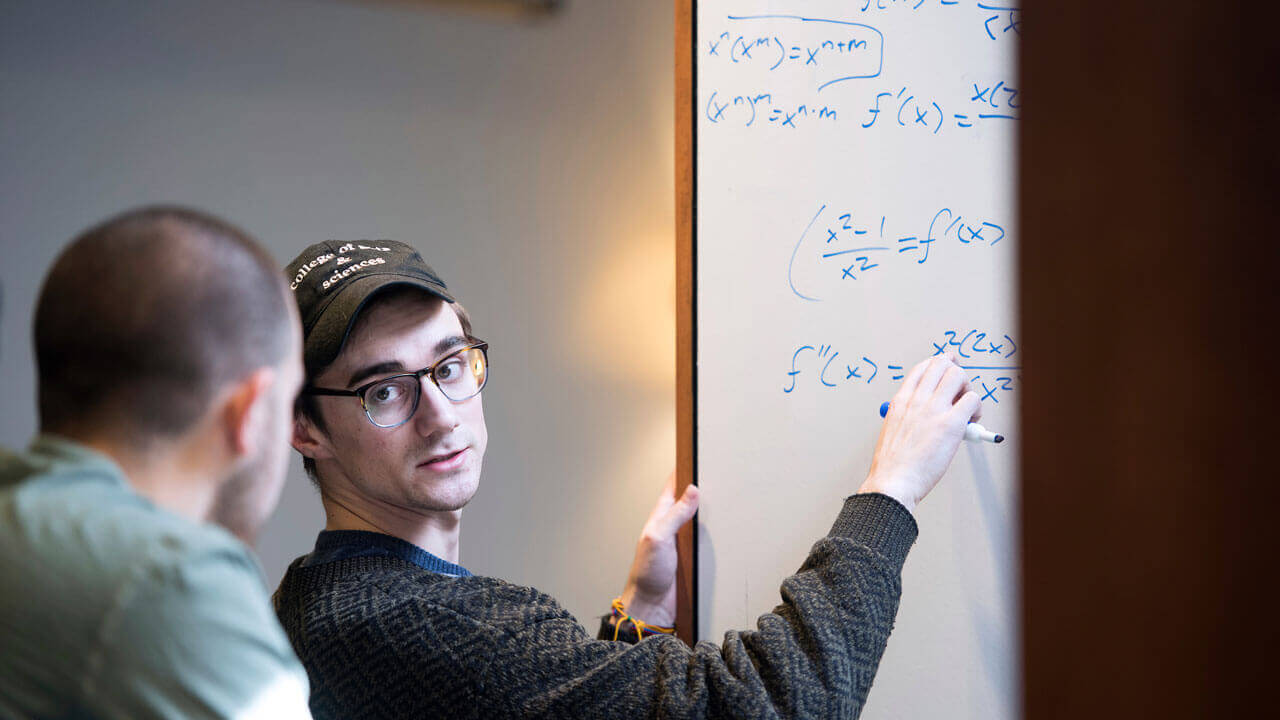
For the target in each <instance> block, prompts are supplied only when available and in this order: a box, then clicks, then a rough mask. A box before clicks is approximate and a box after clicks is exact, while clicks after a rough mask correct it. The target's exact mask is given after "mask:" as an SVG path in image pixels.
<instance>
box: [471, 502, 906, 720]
mask: <svg viewBox="0 0 1280 720" xmlns="http://www.w3.org/2000/svg"><path fill="white" fill-rule="evenodd" d="M916 532H917V529H916V525H915V521H914V519H913V518H912V517H911V514H910V513H909V512H908V511H907V510H906V508H904V507H902V506H901V505H900V504H898V503H897V502H896V501H894V500H893V499H891V498H889V497H887V496H884V495H854V496H852V497H850V498H848V499H847V500H846V501H845V505H844V508H843V509H842V511H841V513H840V515H839V517H838V518H837V520H836V522H835V524H834V526H833V527H832V529H831V532H830V533H829V534H828V535H827V536H826V537H825V538H823V539H822V540H820V541H818V542H817V543H816V544H815V545H814V546H813V549H812V550H811V551H810V553H809V556H808V558H807V559H806V560H805V562H804V564H803V566H802V567H801V568H800V570H799V571H798V572H797V573H796V574H795V575H792V576H791V577H789V578H787V579H786V580H784V581H783V583H782V603H781V604H780V605H778V606H777V607H776V608H774V610H773V611H772V612H771V613H767V614H765V615H763V616H761V617H760V619H759V620H758V622H757V626H756V629H754V630H747V631H737V632H728V633H725V638H724V642H723V643H722V644H721V645H719V646H717V645H715V644H713V643H710V642H700V643H698V644H697V646H696V647H694V648H689V647H688V646H687V645H685V644H684V643H683V642H681V641H680V640H678V639H676V638H673V637H651V638H647V639H645V640H644V641H643V642H640V643H638V644H636V645H626V644H623V643H615V642H605V641H599V640H594V639H592V638H590V637H589V636H588V635H587V633H586V631H585V630H584V629H583V628H582V627H581V626H580V625H578V623H577V622H576V621H574V620H573V618H572V617H571V616H570V615H569V614H568V613H566V612H564V611H563V610H561V609H559V607H558V606H554V609H549V610H548V611H547V612H545V613H542V614H536V615H534V616H528V615H526V617H524V618H523V620H524V622H521V623H518V624H511V625H507V626H506V627H505V629H504V631H503V632H502V633H501V634H500V635H499V636H496V637H495V638H494V646H493V655H492V656H491V658H490V659H489V662H488V663H487V670H486V672H485V675H484V678H483V680H482V681H481V683H480V685H479V687H478V688H477V695H476V699H477V701H478V706H479V707H478V709H479V710H480V713H479V714H480V716H482V717H547V718H555V717H575V718H631V717H634V718H642V717H644V718H651V717H658V718H702V717H714V718H813V717H823V718H837V717H839V718H848V717H856V716H857V715H858V714H859V713H860V712H861V710H862V707H863V705H864V703H865V701H866V698H867V693H868V692H869V691H870V688H871V682H872V680H873V679H874V677H875V673H876V669H877V667H878V666H879V663H880V658H881V656H882V655H883V654H884V649H885V645H886V643H887V641H888V637H889V633H890V631H891V629H892V627H893V621H894V617H895V615H896V614H897V610H898V600H899V596H900V594H901V574H902V565H903V562H904V561H905V559H906V555H907V551H908V550H909V549H910V547H911V544H912V543H913V542H914V541H915V537H916ZM513 601H515V602H525V601H523V600H517V599H514V598H513ZM526 607H527V605H526ZM525 612H526V613H527V610H526V611H525Z"/></svg>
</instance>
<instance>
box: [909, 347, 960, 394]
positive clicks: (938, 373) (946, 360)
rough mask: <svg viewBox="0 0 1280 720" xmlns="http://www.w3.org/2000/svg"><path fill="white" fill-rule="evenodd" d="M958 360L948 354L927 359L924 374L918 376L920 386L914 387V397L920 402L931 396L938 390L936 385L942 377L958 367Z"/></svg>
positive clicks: (953, 355)
mask: <svg viewBox="0 0 1280 720" xmlns="http://www.w3.org/2000/svg"><path fill="white" fill-rule="evenodd" d="M959 359H960V358H958V357H956V355H955V354H954V353H950V352H948V353H943V354H941V355H934V356H933V357H931V358H929V364H928V366H926V367H925V369H924V374H923V375H921V376H920V384H919V386H918V387H916V390H915V393H914V396H915V397H916V398H918V399H920V400H924V399H927V398H929V397H930V396H932V395H933V394H934V392H935V391H936V390H937V389H938V383H939V382H941V381H942V377H943V375H945V374H946V373H947V371H948V370H950V369H951V368H954V367H957V366H958V365H959V363H958V362H957V361H958V360H959ZM953 397H954V396H953Z"/></svg>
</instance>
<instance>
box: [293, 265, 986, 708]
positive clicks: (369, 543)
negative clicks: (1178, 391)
mask: <svg viewBox="0 0 1280 720" xmlns="http://www.w3.org/2000/svg"><path fill="white" fill-rule="evenodd" d="M286 275H287V276H288V278H289V281H290V284H291V287H292V288H293V292H294V297H295V298H296V299H297V302H298V307H299V309H300V311H301V315H302V321H303V332H304V338H305V340H304V347H305V351H304V360H305V366H306V377H307V382H306V385H305V387H304V389H303V392H302V395H301V397H300V400H299V404H298V407H297V411H296V413H295V428H294V436H293V446H294V447H295V448H296V449H297V450H298V451H299V452H300V453H301V454H302V455H303V457H304V464H305V465H306V468H307V471H308V473H309V474H310V475H311V477H312V478H313V479H314V480H315V482H316V484H317V486H318V487H319V488H320V492H321V499H322V502H323V504H324V508H325V515H326V524H325V530H324V531H322V532H321V533H320V535H319V537H318V538H317V540H316V544H315V548H314V549H313V550H312V552H311V553H310V554H308V555H305V556H303V557H301V558H299V559H298V560H296V561H295V562H294V563H293V564H292V565H291V566H290V568H289V571H288V573H287V574H286V575H285V578H284V580H283V581H282V583H281V585H280V588H279V590H277V592H276V596H275V598H274V599H275V603H276V611H277V613H278V615H279V617H280V619H281V622H282V624H283V625H284V627H285V631H286V633H287V634H288V635H289V638H290V640H291V641H292V643H293V647H294V649H295V651H296V652H297V653H298V655H299V657H300V658H301V659H302V661H303V664H304V665H305V666H306V668H307V671H308V674H309V675H310V678H311V686H312V695H311V709H312V712H313V713H314V714H315V716H316V717H317V718H405V717H420V716H428V717H434V716H448V717H473V718H501V717H563V718H626V717H637V718H639V717H646V718H647V717H742V718H755V717H795V718H801V717H804V718H816V717H822V718H826V717H849V716H852V715H857V714H858V713H859V712H860V711H861V708H862V705H863V703H864V702H865V699H866V696H867V692H868V691H869V689H870V685H871V681H872V678H873V677H874V675H875V670H876V667H877V666H878V664H879V661H880V657H881V655H882V653H883V651H884V648H885V643H886V641H887V639H888V635H889V631H890V629H891V627H892V624H893V618H894V616H895V614H896V612H897V605H898V597H899V593H900V588H901V585H900V578H901V569H902V564H903V561H904V560H905V558H906V554H907V551H908V549H909V548H910V546H911V544H912V543H913V542H914V539H915V536H916V525H915V521H914V519H913V517H912V514H911V511H912V509H913V508H914V507H915V505H916V503H918V502H919V501H920V500H921V499H922V498H923V497H924V496H925V495H926V494H927V493H928V492H929V491H930V490H931V489H932V488H933V486H934V485H935V484H936V483H937V482H938V480H939V478H940V477H941V476H942V473H943V471H945V469H946V467H947V465H948V464H949V463H950V462H951V458H952V457H953V456H954V455H955V452H956V448H957V447H958V445H959V442H960V440H961V438H962V436H963V433H964V429H965V424H966V423H967V422H968V421H969V420H970V419H971V418H973V417H975V416H976V415H977V413H978V410H979V405H980V403H979V401H978V397H977V394H976V393H974V392H971V391H969V388H968V384H967V382H966V380H965V376H964V374H963V371H961V370H960V368H959V367H958V366H956V364H955V363H954V359H953V358H951V357H947V356H939V357H937V358H933V359H931V360H929V361H926V362H923V363H920V364H919V365H917V366H916V367H915V368H913V369H912V370H911V372H910V373H909V374H908V375H907V377H906V378H905V379H904V380H903V384H902V387H901V388H900V390H899V392H898V393H897V394H896V395H895V397H894V400H893V404H892V409H891V410H890V412H889V415H888V417H887V419H886V421H885V424H884V427H883V430H882V432H881V435H880V439H879V441H878V444H877V447H876V454H875V457H874V459H873V461H872V466H871V470H870V472H869V473H868V475H867V477H866V479H865V480H864V481H863V482H862V483H861V486H860V487H858V488H857V492H856V493H855V494H853V495H851V496H850V497H848V498H847V499H846V500H845V501H844V503H843V506H842V507H837V506H836V505H835V504H834V503H833V507H832V512H833V514H835V515H836V520H835V523H834V525H833V526H832V528H831V530H830V532H829V533H828V534H827V535H826V537H825V538H822V539H821V540H819V541H818V542H817V543H816V544H815V545H814V547H813V549H812V551H811V552H810V555H809V557H808V559H807V560H806V561H805V563H804V565H803V566H802V568H801V570H800V571H799V572H798V573H797V574H795V575H793V576H791V577H789V578H787V579H785V580H784V581H783V583H782V588H783V594H782V598H783V603H782V604H781V605H779V606H778V607H777V608H775V610H774V611H773V612H772V613H769V614H766V615H764V616H762V617H761V618H760V620H759V622H758V625H757V628H756V629H755V630H750V631H742V632H731V633H727V634H726V636H725V639H724V642H723V644H722V645H720V646H716V645H714V644H712V643H707V642H703V643H699V644H698V646H697V647H696V648H690V647H688V646H687V645H685V644H684V643H683V642H681V641H680V640H678V639H677V638H675V637H671V636H670V628H669V627H667V626H670V625H671V624H672V621H673V619H674V585H675V566H676V553H675V543H674V535H675V532H676V529H677V528H678V527H680V525H682V524H683V523H684V522H686V521H688V519H689V518H690V517H692V515H693V512H694V511H695V510H696V508H697V501H698V496H697V490H696V488H690V489H688V490H687V491H686V492H685V493H684V494H683V495H682V496H681V497H680V498H679V499H678V500H677V499H676V498H675V497H674V496H673V492H672V488H671V486H670V485H668V488H667V490H666V491H665V492H664V493H663V496H662V497H661V498H660V500H659V502H658V505H657V506H656V507H655V509H654V512H653V514H652V515H651V517H650V518H649V521H648V523H647V524H646V527H645V531H644V534H643V536H642V537H643V539H642V540H641V542H640V544H639V546H638V547H637V551H636V557H635V559H634V562H633V565H632V570H631V574H630V577H629V579H628V583H627V587H626V589H625V590H624V592H623V594H622V596H621V597H620V598H619V600H617V601H615V603H614V612H613V613H612V614H611V615H610V616H609V617H607V618H606V619H605V621H604V623H603V624H602V627H601V628H600V632H599V635H598V637H599V639H597V638H592V637H591V636H590V635H589V634H588V633H587V631H586V630H585V629H584V628H582V626H581V625H579V624H578V622H577V621H576V620H575V619H574V618H573V617H572V616H571V615H570V614H569V613H568V612H566V611H565V610H564V609H563V608H561V607H560V606H559V605H558V604H557V603H556V601H555V600H554V599H552V598H550V597H549V596H547V595H545V594H543V593H541V592H539V591H537V590H535V589H533V588H528V587H521V586H517V585H512V584H510V583H506V582H503V581H502V580H499V579H496V578H487V577H478V576H475V575H472V574H471V573H470V572H468V571H467V570H466V568H464V567H462V566H461V565H459V564H458V532H459V527H460V522H461V511H462V508H463V507H464V506H465V505H466V504H467V502H468V501H469V500H470V499H471V497H472V495H473V494H474V493H475V491H476V488H477V486H478V483H479V479H480V469H481V461H482V459H483V457H484V451H485V447H486V443H487V439H488V436H487V433H486V430H485V423H484V412H483V408H482V402H481V391H482V390H483V389H484V386H485V382H486V381H487V379H488V354H487V352H488V345H487V343H485V342H483V341H482V340H480V339H479V338H477V337H476V336H475V335H474V334H473V332H472V328H471V322H470V319H469V318H468V316H467V314H466V313H465V311H463V310H462V308H461V306H460V305H458V304H457V302H456V300H455V298H454V297H453V296H452V295H451V294H450V292H449V290H448V289H447V287H446V286H445V283H444V282H443V281H442V280H441V279H440V277H439V276H438V275H437V274H436V273H435V272H434V271H433V270H432V269H431V268H430V267H429V266H427V264H426V263H425V262H423V259H422V258H421V256H419V255H418V253H417V252H415V251H414V250H413V248H411V247H409V246H407V245H404V244H403V243H398V242H393V241H388V240H379V241H359V242H338V241H331V242H326V243H319V244H317V245H313V246H311V247H309V248H307V249H306V250H305V251H304V252H303V253H302V254H301V255H300V256H299V257H298V258H297V259H295V260H294V262H293V263H291V264H290V265H289V267H288V269H287V271H286ZM850 489H851V490H854V489H855V488H854V486H853V485H852V483H851V487H850ZM613 640H625V641H627V642H614V641H613Z"/></svg>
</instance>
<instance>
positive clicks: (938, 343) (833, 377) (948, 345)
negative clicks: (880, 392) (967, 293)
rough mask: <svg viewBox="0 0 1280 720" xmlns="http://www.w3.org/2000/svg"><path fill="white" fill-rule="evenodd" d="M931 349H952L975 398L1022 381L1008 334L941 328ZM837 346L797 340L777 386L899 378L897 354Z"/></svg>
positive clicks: (995, 398)
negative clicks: (798, 343)
mask: <svg viewBox="0 0 1280 720" xmlns="http://www.w3.org/2000/svg"><path fill="white" fill-rule="evenodd" d="M930 344H931V345H932V346H933V355H941V354H942V353H944V352H948V351H950V352H953V353H955V354H956V355H957V356H959V357H960V367H961V368H963V369H965V370H967V371H969V372H970V373H971V376H970V378H969V383H970V385H971V387H972V388H973V389H974V390H975V391H976V392H978V394H979V396H980V399H981V400H983V401H984V402H985V401H991V402H993V403H997V404H999V402H1000V398H1001V397H1002V395H1003V394H1004V393H1008V392H1011V391H1013V390H1014V388H1015V387H1016V386H1017V385H1018V384H1019V383H1020V382H1021V381H1022V365H1021V360H1020V359H1019V358H1015V356H1016V355H1017V354H1018V345H1017V343H1015V342H1014V341H1013V338H1011V337H1009V335H1008V334H998V333H989V332H986V331H983V330H977V329H973V330H969V331H967V332H964V333H963V334H961V332H959V331H956V330H947V331H946V332H944V333H943V334H942V336H941V337H940V338H937V339H935V340H933V341H931V343H930ZM841 352H842V350H838V349H836V348H835V346H834V345H826V344H818V345H816V346H815V345H801V346H799V347H797V348H795V350H794V351H793V352H792V353H791V368H790V369H789V370H787V371H786V381H785V382H784V383H783V386H782V392H783V393H785V394H788V395H790V394H791V393H794V392H796V390H797V388H798V387H802V386H803V385H805V384H806V383H807V384H808V385H809V386H810V387H813V388H815V389H818V390H831V389H834V388H838V387H841V386H845V385H851V384H856V385H871V384H872V383H874V382H877V380H878V381H879V382H882V383H884V382H888V383H896V382H900V381H901V380H902V379H903V378H904V377H905V376H906V370H905V369H904V368H905V367H907V366H906V365H904V364H903V363H902V362H901V361H900V360H898V361H896V362H889V361H888V359H887V358H884V357H874V358H873V357H868V356H866V355H862V354H860V353H859V352H854V351H850V352H847V353H845V354H844V357H843V359H842V358H841Z"/></svg>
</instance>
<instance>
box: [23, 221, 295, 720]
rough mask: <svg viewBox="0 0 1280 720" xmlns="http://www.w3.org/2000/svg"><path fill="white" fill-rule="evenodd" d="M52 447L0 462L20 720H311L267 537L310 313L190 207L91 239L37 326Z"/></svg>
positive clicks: (51, 294) (226, 233)
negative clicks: (259, 550) (303, 325)
mask: <svg viewBox="0 0 1280 720" xmlns="http://www.w3.org/2000/svg"><path fill="white" fill-rule="evenodd" d="M35 346H36V347H35V349H36V366H37V375H38V395H39V413H40V435H39V437H37V438H36V439H35V440H34V441H33V442H32V444H31V445H30V447H29V448H28V449H27V450H25V451H24V452H21V453H16V454H9V453H0V582H3V586H4V590H3V592H0V645H2V650H0V718H63V717H100V718H135V719H136V718H302V717H309V712H308V710H307V704H306V701H307V678H306V674H305V671H304V670H303V668H302V667H301V666H300V665H299V663H298V661H297V658H296V657H295V656H294V655H293V653H292V652H291V650H290V647H289V643H288V640H287V639H286V638H285V636H284V634H283V632H281V629H280V626H279V624H278V622H277V621H276V619H275V618H274V616H273V615H272V612H271V607H270V603H269V601H268V599H267V596H266V592H265V588H264V587H263V583H262V576H261V570H260V569H259V567H258V564H257V562H256V561H255V560H254V558H253V556H252V554H251V552H250V550H249V548H248V547H247V546H246V543H251V542H252V541H253V538H254V536H255V534H256V533H257V531H258V529H259V528H260V527H261V526H262V524H263V522H264V521H265V520H266V518H267V517H268V515H269V514H270V513H271V511H272V509H273V508H274V507H275V504H276V502H277V501H278V499H279V495H280V490H281V487H282V485H283V482H284V477H285V465H286V462H287V455H288V450H287V440H286V436H287V433H288V428H289V425H290V419H289V416H290V408H291V406H292V403H293V400H294V397H295V396H296V393H297V389H298V387H299V385H300V383H301V375H302V371H301V367H300V362H299V359H298V358H299V351H300V338H299V335H298V330H297V312H296V309H295V307H294V305H293V303H292V301H291V300H290V298H289V297H288V290H287V288H286V287H285V283H284V282H283V278H282V277H281V276H280V274H279V272H278V270H276V268H275V264H274V263H273V262H272V259H271V258H270V257H269V256H268V255H267V254H266V253H265V252H264V251H263V250H262V249H261V248H260V247H259V246H258V245H257V244H256V243H255V242H254V241H253V240H252V239H250V238H249V237H248V236H247V235H246V234H245V233H244V232H243V231H241V230H239V229H237V228H235V227H233V226H231V225H230V224H228V223H226V222H224V221H222V220H220V219H218V218H215V217H212V216H210V215H207V214H204V213H201V212H198V211H195V210H190V209H185V208H177V207H151V208H142V209H139V210H134V211H131V212H127V213H124V214H122V215H120V216H117V217H115V218H112V219H110V220H108V221H106V222H104V223H102V224H101V225H98V226H97V227H94V228H92V229H90V230H88V231H87V232H85V233H84V234H83V235H81V236H80V237H78V238H77V239H76V240H74V241H73V242H72V243H71V245H70V246H69V247H68V248H67V249H66V250H64V251H63V253H62V254H61V256H60V257H59V258H58V260H57V261H56V263H55V264H54V266H53V268H52V270H51V271H50V272H49V275H48V277H47V278H46V279H45V283H44V287H43V289H42V290H41V293H40V298H39V302H38V306H37V308H36V315H35Z"/></svg>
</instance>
